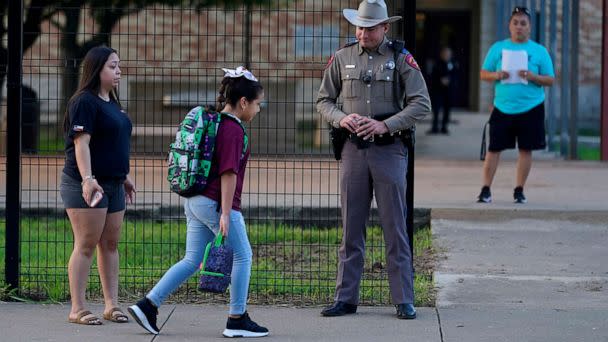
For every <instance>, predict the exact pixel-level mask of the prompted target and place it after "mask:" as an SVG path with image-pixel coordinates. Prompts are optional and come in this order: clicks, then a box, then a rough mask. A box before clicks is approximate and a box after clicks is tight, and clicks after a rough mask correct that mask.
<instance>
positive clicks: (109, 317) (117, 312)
mask: <svg viewBox="0 0 608 342" xmlns="http://www.w3.org/2000/svg"><path fill="white" fill-rule="evenodd" d="M103 319H105V320H106V321H111V322H114V323H127V322H129V316H127V315H125V313H124V312H123V311H122V310H121V309H120V308H119V307H114V308H112V309H110V311H109V312H107V313H104V314H103Z"/></svg>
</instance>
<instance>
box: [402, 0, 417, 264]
mask: <svg viewBox="0 0 608 342" xmlns="http://www.w3.org/2000/svg"><path fill="white" fill-rule="evenodd" d="M402 20H403V21H405V23H404V31H403V38H404V40H405V45H406V46H407V49H408V50H409V51H410V52H411V53H412V54H415V53H416V0H404V1H403V19H402ZM415 136H416V129H415V127H414V128H412V135H411V137H410V143H409V144H407V174H406V181H405V184H406V189H405V205H406V215H407V216H406V220H405V226H406V227H407V236H408V237H409V239H410V241H409V242H410V252H411V255H412V263H414V145H415V142H416V138H415ZM412 269H413V267H412Z"/></svg>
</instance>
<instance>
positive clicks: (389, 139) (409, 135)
mask: <svg viewBox="0 0 608 342" xmlns="http://www.w3.org/2000/svg"><path fill="white" fill-rule="evenodd" d="M393 115H395V114H394V113H388V114H377V115H374V116H373V117H372V118H373V119H374V120H378V121H384V120H386V119H388V118H390V117H391V116H393ZM415 131H416V126H412V127H410V128H408V129H404V130H402V131H399V132H397V133H395V135H390V134H383V135H382V136H376V137H375V138H374V142H375V143H376V145H380V146H382V145H390V144H392V143H394V142H395V138H399V139H401V141H403V143H404V144H405V146H408V147H410V146H414V132H415Z"/></svg>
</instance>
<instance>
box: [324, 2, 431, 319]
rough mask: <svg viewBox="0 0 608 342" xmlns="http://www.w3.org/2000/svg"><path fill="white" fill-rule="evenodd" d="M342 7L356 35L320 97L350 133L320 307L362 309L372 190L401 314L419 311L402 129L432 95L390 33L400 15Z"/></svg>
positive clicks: (372, 7)
mask: <svg viewBox="0 0 608 342" xmlns="http://www.w3.org/2000/svg"><path fill="white" fill-rule="evenodd" d="M343 14H344V17H345V18H346V20H348V21H349V22H350V23H351V24H352V25H354V26H355V27H356V38H357V41H356V42H353V43H349V44H347V45H346V46H345V47H343V48H342V49H340V50H338V51H336V53H335V54H334V56H332V57H331V59H330V60H329V62H328V64H327V66H326V68H325V71H324V74H323V81H322V83H321V87H320V89H319V94H318V97H317V110H318V111H319V113H321V115H322V116H323V118H324V119H325V120H326V121H327V122H329V123H330V125H332V126H333V127H334V128H335V129H338V128H341V129H343V130H344V131H345V132H346V134H347V140H346V142H345V143H344V146H343V149H342V151H341V152H342V153H341V159H342V165H341V168H340V177H341V185H340V193H341V207H342V226H343V236H342V244H341V246H340V249H339V264H338V274H337V279H336V293H335V301H334V303H333V304H332V305H330V306H328V307H327V308H325V309H324V310H323V311H322V312H321V314H322V315H323V316H342V315H345V314H351V313H355V312H356V311H357V305H358V303H359V285H360V282H361V275H362V272H363V261H364V254H365V229H366V222H367V219H368V216H369V210H370V205H371V201H372V196H373V194H374V193H375V196H376V203H377V205H378V212H379V217H380V223H381V225H382V228H383V232H384V240H385V243H386V255H387V257H386V258H387V260H386V262H387V270H388V276H389V286H390V292H391V301H392V302H393V304H395V307H396V309H397V317H398V318H402V319H414V318H416V309H415V308H414V282H413V271H412V255H411V253H410V247H409V240H408V236H407V232H406V223H405V222H406V217H405V216H406V202H405V190H406V189H405V179H406V177H405V175H406V172H407V148H406V146H405V144H404V142H403V141H404V140H403V139H402V136H403V135H404V134H405V132H406V131H407V130H408V129H410V128H411V127H412V126H414V124H415V123H416V121H418V120H420V119H422V118H423V117H424V116H425V115H427V114H428V113H430V111H431V104H430V99H429V95H428V91H427V87H426V84H425V82H424V78H423V76H422V73H421V72H420V68H419V67H418V64H417V63H416V61H415V60H414V58H413V56H412V55H411V54H410V53H409V52H408V51H407V50H405V49H404V48H403V42H399V41H390V40H389V39H388V38H387V37H386V33H387V32H388V30H389V25H390V23H392V22H395V21H398V20H400V19H401V17H400V16H393V17H389V16H388V11H387V6H386V3H385V2H384V0H364V1H362V2H361V3H360V5H359V8H358V10H354V9H344V10H343ZM338 97H341V102H342V107H341V108H340V106H338V105H337V99H338Z"/></svg>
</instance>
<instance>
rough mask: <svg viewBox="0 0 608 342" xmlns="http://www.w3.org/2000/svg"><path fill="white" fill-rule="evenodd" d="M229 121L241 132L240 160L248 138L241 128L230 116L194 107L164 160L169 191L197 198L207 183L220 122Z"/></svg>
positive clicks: (182, 123)
mask: <svg viewBox="0 0 608 342" xmlns="http://www.w3.org/2000/svg"><path fill="white" fill-rule="evenodd" d="M223 118H230V119H231V120H235V121H236V122H238V123H239V125H240V126H241V128H242V129H243V132H244V143H243V151H242V154H241V158H243V157H244V156H245V153H246V152H247V145H248V140H249V139H248V137H247V132H246V131H245V127H244V126H243V125H242V124H241V123H240V121H239V120H238V119H237V118H235V117H234V116H233V115H231V114H228V113H219V112H216V111H211V110H207V109H205V108H203V107H201V106H199V107H195V108H193V109H192V110H190V112H188V114H186V117H185V118H184V120H183V121H182V122H181V124H180V125H179V129H178V130H177V133H176V134H175V141H174V142H173V143H172V144H171V146H170V149H169V158H168V164H169V165H168V175H167V180H168V181H169V187H170V189H171V191H173V192H175V193H176V194H178V195H180V196H183V197H191V196H194V195H196V194H199V193H200V192H201V191H202V190H203V189H205V187H206V186H207V184H208V183H209V173H210V172H211V162H212V160H213V152H214V150H215V140H216V138H217V132H218V128H219V125H220V122H221V121H222V120H223Z"/></svg>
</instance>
